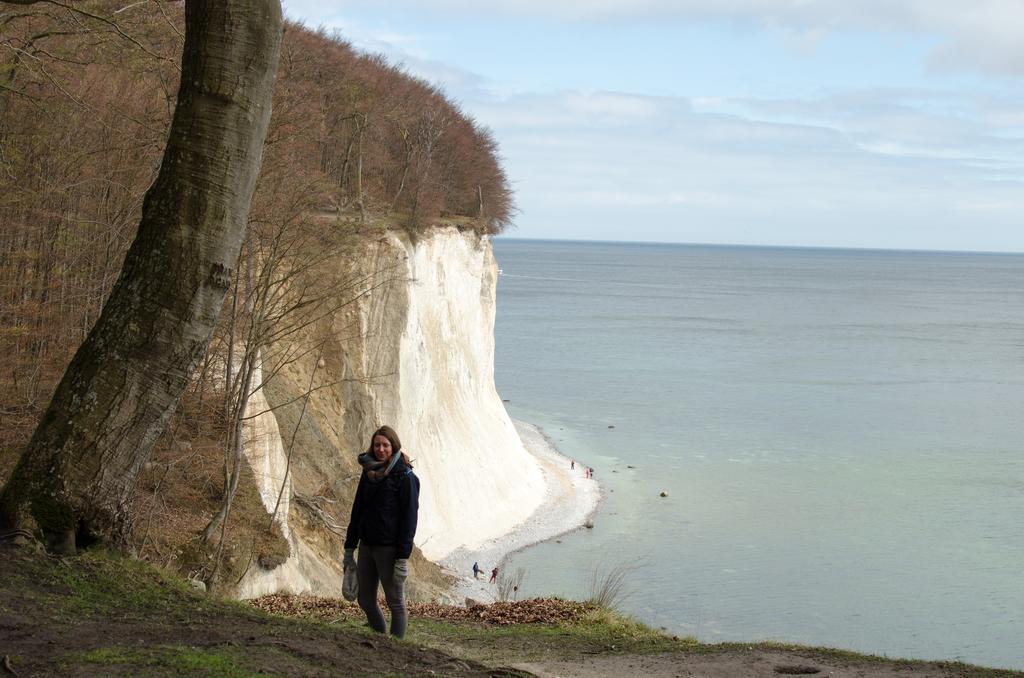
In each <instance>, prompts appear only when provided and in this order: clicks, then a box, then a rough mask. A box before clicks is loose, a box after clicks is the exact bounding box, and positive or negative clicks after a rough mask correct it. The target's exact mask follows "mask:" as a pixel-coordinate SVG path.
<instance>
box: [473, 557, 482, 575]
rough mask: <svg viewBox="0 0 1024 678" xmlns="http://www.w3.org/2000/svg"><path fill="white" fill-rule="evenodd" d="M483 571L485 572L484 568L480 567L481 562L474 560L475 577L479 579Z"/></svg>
mask: <svg viewBox="0 0 1024 678" xmlns="http://www.w3.org/2000/svg"><path fill="white" fill-rule="evenodd" d="M481 572H483V569H481V568H480V564H479V563H478V562H476V561H473V579H479V578H480V573H481Z"/></svg>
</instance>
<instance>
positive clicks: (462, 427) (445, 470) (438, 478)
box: [239, 228, 544, 597]
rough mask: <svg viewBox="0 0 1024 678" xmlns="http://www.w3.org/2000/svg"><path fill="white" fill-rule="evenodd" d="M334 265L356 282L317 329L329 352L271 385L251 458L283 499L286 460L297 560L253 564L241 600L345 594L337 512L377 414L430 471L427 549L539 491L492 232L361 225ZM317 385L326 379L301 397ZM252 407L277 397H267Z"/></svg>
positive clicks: (491, 532)
mask: <svg viewBox="0 0 1024 678" xmlns="http://www.w3.org/2000/svg"><path fill="white" fill-rule="evenodd" d="M337 264H338V267H339V270H341V271H342V272H343V273H344V275H345V276H346V278H347V279H348V280H352V281H357V283H356V284H355V285H354V287H352V288H351V293H352V295H353V296H354V297H355V299H354V300H353V301H352V303H349V304H346V305H344V306H342V307H341V308H340V309H339V310H337V311H336V312H335V313H334V314H333V315H332V316H331V317H330V318H329V319H328V320H327V321H325V322H323V323H321V324H320V325H319V326H318V329H317V332H318V334H317V337H318V338H319V341H320V342H322V346H323V349H322V351H316V352H314V351H309V352H308V355H309V356H310V357H309V358H308V359H306V360H297V361H296V362H295V363H294V364H292V365H291V366H290V367H289V368H288V369H287V370H284V371H283V372H282V373H281V374H280V375H278V376H277V377H275V378H274V379H272V380H271V381H269V382H268V384H267V387H266V388H265V389H263V391H265V392H266V393H265V394H262V392H261V395H264V397H265V398H266V399H267V400H268V401H269V403H270V405H272V406H277V407H276V409H274V410H273V412H267V413H265V414H262V415H260V416H258V417H256V418H254V419H253V420H252V421H253V423H252V426H251V427H250V434H251V438H250V444H249V445H247V455H248V457H249V460H250V464H252V466H253V468H254V470H255V471H256V476H257V478H258V479H260V480H262V481H263V482H264V483H265V487H264V488H263V496H264V501H265V502H269V503H268V506H269V508H270V509H272V508H273V504H274V503H275V502H276V499H277V492H278V490H279V488H280V483H281V481H282V476H283V475H284V474H283V471H282V469H283V468H285V466H288V468H289V474H288V475H289V483H290V487H289V488H287V489H286V491H285V494H286V495H291V494H292V493H294V495H295V497H296V499H297V501H293V502H291V505H290V508H286V507H285V505H284V504H283V505H282V508H281V509H279V515H283V516H287V525H286V526H285V525H283V526H282V527H284V529H285V534H286V535H288V538H289V540H290V542H291V544H292V556H291V558H290V559H289V560H288V561H287V562H286V563H285V564H284V565H281V566H279V567H277V568H274V569H273V570H262V569H256V570H253V571H250V572H249V573H248V574H247V575H246V577H245V578H244V579H243V581H242V582H241V583H240V585H239V595H241V596H243V597H248V596H253V595H260V594H262V593H266V592H269V591H273V590H290V591H294V592H301V591H316V592H322V593H337V590H338V588H339V587H340V577H339V576H338V567H339V563H340V557H341V538H340V537H339V536H338V534H337V532H338V530H337V529H335V530H334V531H333V532H332V528H331V527H330V526H329V523H330V522H331V520H330V518H331V516H333V517H334V518H335V520H334V521H333V522H335V523H336V525H335V528H337V527H339V526H344V525H346V524H347V522H348V511H349V508H350V506H351V499H352V496H353V494H354V491H355V486H356V482H357V481H358V477H359V469H358V467H357V465H356V462H355V457H356V455H357V454H358V453H359V452H360V451H362V450H363V449H365V447H366V445H367V442H368V438H369V435H370V433H371V432H372V431H373V430H374V429H375V428H376V427H377V426H379V425H381V424H390V425H392V426H393V427H394V428H395V429H396V430H397V431H398V433H399V436H400V437H401V439H402V448H403V451H405V452H406V453H407V454H408V455H409V456H410V457H411V458H412V460H413V465H414V467H415V470H416V474H417V475H418V476H419V478H420V481H421V494H420V523H419V528H418V530H417V535H416V545H417V547H418V548H419V549H420V550H421V551H422V554H423V555H424V556H426V558H428V559H431V560H438V559H441V558H444V557H445V556H447V555H449V554H451V553H452V552H453V551H455V550H457V549H459V548H466V549H470V550H472V549H473V548H475V547H478V546H480V545H481V544H482V543H484V542H485V541H487V540H488V539H490V538H492V537H495V536H498V535H500V534H503V533H505V532H507V531H508V530H510V529H511V528H512V527H513V526H515V525H516V524H518V523H520V522H522V521H523V520H524V519H526V518H527V517H528V516H529V515H530V514H531V513H532V512H533V511H534V510H535V509H536V508H537V507H538V506H539V505H540V503H541V501H542V499H543V494H544V482H543V478H542V475H541V471H540V469H539V467H538V465H537V463H536V461H535V460H534V458H533V457H532V456H530V455H529V454H528V453H527V452H526V450H525V449H524V448H523V445H522V443H521V441H520V440H519V437H518V435H517V434H516V431H515V429H514V427H513V425H512V423H511V421H510V420H509V417H508V415H507V413H506V412H505V409H504V407H503V406H502V403H501V400H500V398H499V397H498V395H497V393H496V391H495V387H494V314H495V291H496V283H497V266H496V264H495V261H494V256H493V253H492V250H491V244H490V241H489V240H488V239H487V238H481V237H480V236H478V235H476V234H474V233H469V232H461V231H459V230H457V229H455V228H438V229H433V230H432V231H430V232H429V235H428V236H427V237H425V238H420V239H418V240H417V241H416V242H413V241H411V240H410V238H409V237H408V236H407V235H405V234H404V233H397V232H390V231H389V232H382V233H377V234H375V235H374V236H372V237H369V236H360V237H359V240H358V242H356V243H355V246H354V251H353V252H352V253H350V254H349V255H347V256H346V257H345V260H344V261H339V262H337ZM303 341H306V342H307V343H309V342H311V341H313V337H312V336H309V337H306V338H305V339H304V340H303ZM318 345H319V344H318ZM310 384H314V385H318V388H317V389H316V390H314V391H312V392H311V393H310V394H309V396H308V398H307V397H303V395H302V394H304V393H305V392H306V391H307V390H308V388H309V385H310ZM251 408H252V410H253V413H254V414H255V413H256V412H259V411H263V410H266V409H267V406H266V405H265V404H261V403H260V402H259V401H258V398H257V399H254V402H253V403H252V405H251ZM300 413H301V416H300ZM268 418H269V419H268ZM271 419H272V420H273V421H271ZM288 449H290V450H291V451H292V452H291V462H290V464H288V462H287V461H286V452H285V451H286V450H288ZM275 469H276V470H275ZM325 516H327V521H326V522H325V520H324V517H325Z"/></svg>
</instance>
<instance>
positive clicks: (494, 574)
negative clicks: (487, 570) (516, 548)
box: [488, 568, 498, 584]
mask: <svg viewBox="0 0 1024 678" xmlns="http://www.w3.org/2000/svg"><path fill="white" fill-rule="evenodd" d="M496 581H498V568H494V569H493V570H491V581H489V582H488V583H489V584H493V583H494V582H496Z"/></svg>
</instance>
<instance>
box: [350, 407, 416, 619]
mask: <svg viewBox="0 0 1024 678" xmlns="http://www.w3.org/2000/svg"><path fill="white" fill-rule="evenodd" d="M359 464H360V465H361V466H362V467H363V474H362V476H360V478H359V487H358V488H356V498H355V501H353V502H352V517H351V518H350V520H349V523H348V532H347V533H346V535H345V560H344V567H345V570H346V571H347V570H348V569H349V568H351V567H354V568H356V575H357V579H358V581H359V592H358V599H359V607H361V608H362V609H363V612H365V613H366V620H367V622H368V623H369V625H370V627H371V628H373V630H374V631H376V632H378V633H384V632H385V631H386V627H385V624H384V613H383V612H381V609H380V605H378V604H377V590H378V586H383V588H384V599H385V600H386V601H387V604H388V609H389V610H391V635H393V636H395V637H397V638H402V637H403V636H405V629H406V626H407V625H408V620H409V618H408V613H407V612H406V609H405V580H406V579H407V578H408V576H409V555H410V554H411V553H412V540H413V537H414V536H415V535H416V519H417V514H418V511H419V493H420V481H419V478H417V477H416V475H415V474H414V473H413V472H412V463H411V462H410V461H409V457H407V456H406V455H405V453H404V452H402V442H401V441H400V440H399V439H398V434H397V433H395V431H394V429H392V428H391V427H390V426H381V427H380V428H379V429H377V430H376V431H374V432H373V435H372V436H370V446H369V448H368V449H367V450H366V452H364V453H362V454H360V455H359ZM357 546H358V547H359V559H358V560H356V557H355V549H356V547H357Z"/></svg>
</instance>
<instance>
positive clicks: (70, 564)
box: [0, 539, 1024, 678]
mask: <svg viewBox="0 0 1024 678" xmlns="http://www.w3.org/2000/svg"><path fill="white" fill-rule="evenodd" d="M459 623H461V624H464V625H463V626H461V627H458V626H452V625H450V624H449V625H447V626H446V625H445V623H439V622H436V621H431V620H428V619H427V618H423V619H417V618H416V617H415V616H413V618H412V619H411V622H410V629H411V632H410V640H407V641H404V642H398V641H393V640H390V639H389V638H387V637H382V636H379V635H374V634H371V633H370V632H369V631H368V630H366V629H365V628H364V627H363V626H362V620H358V621H357V620H355V619H353V618H352V616H351V615H349V616H348V617H347V618H344V619H343V618H341V617H337V618H335V619H334V620H333V621H330V622H328V623H325V622H324V621H311V620H309V619H298V618H290V617H284V616H278V615H269V614H266V613H264V612H262V611H260V610H257V609H254V608H253V607H251V606H249V605H245V604H241V603H235V602H229V601H219V600H216V599H214V598H212V597H210V596H207V595H205V594H202V593H198V592H196V591H194V590H192V589H190V588H189V587H188V585H187V584H185V583H183V582H182V581H180V580H178V579H175V578H171V577H169V576H166V575H164V574H162V573H161V572H159V571H158V570H156V569H154V568H152V567H150V566H148V565H146V564H144V563H139V562H136V561H131V560H128V559H125V558H120V557H116V556H111V555H109V554H105V553H92V552H90V553H86V554H82V555H79V556H76V557H74V558H65V559H57V558H52V557H49V556H46V555H43V554H42V553H40V552H39V551H38V550H37V549H35V548H32V547H31V546H28V547H14V546H11V545H10V544H9V543H5V541H4V540H2V539H0V677H2V676H4V675H15V676H122V675H123V676H129V675H130V676H177V675H205V676H253V675H261V674H262V675H280V676H364V675H397V676H427V675H434V676H529V675H536V676H542V677H550V676H566V677H570V676H615V677H616V678H626V677H629V676H643V677H644V678H661V677H666V676H702V677H706V678H755V677H762V676H772V677H777V676H786V675H810V676H835V677H836V678H853V677H861V676H865V677H872V676H877V677H879V678H889V677H896V676H900V677H906V676H910V677H914V678H940V677H941V678H951V677H954V676H957V677H968V676H971V677H978V678H983V677H984V678H997V677H1003V676H1005V677H1010V676H1017V677H1022V676H1024V674H1022V673H1017V672H1010V671H994V670H990V669H978V668H975V667H969V666H964V665H958V664H929V663H921V662H901V661H898V660H895V661H890V660H880V659H874V658H868V657H862V656H859V655H849V654H847V653H839V652H831V651H824V650H823V651H816V650H814V649H812V648H803V649H797V650H794V649H792V648H765V647H764V646H752V647H749V648H748V647H746V646H739V647H735V646H733V647H719V646H699V645H694V646H692V647H690V648H689V649H685V648H682V647H681V646H679V647H680V649H679V650H678V651H675V650H673V651H671V652H658V653H643V652H640V653H632V654H621V653H617V652H608V651H605V650H603V649H602V645H601V643H600V642H597V641H594V642H590V641H586V642H584V644H582V645H581V644H574V643H576V642H578V641H571V640H570V639H569V636H568V634H567V633H563V632H562V631H561V630H559V629H562V628H563V627H558V626H557V625H548V626H547V627H545V628H547V629H553V630H552V631H551V632H550V633H547V635H546V636H545V634H544V633H536V632H531V633H516V632H514V629H513V630H512V632H510V627H509V626H504V627H501V628H500V629H499V627H496V626H493V625H488V624H478V623H475V622H473V623H470V624H466V623H465V622H459ZM431 628H434V629H436V630H435V631H433V633H434V634H435V635H433V636H431ZM533 628H537V627H533ZM414 629H415V630H416V632H412V630H414ZM444 629H449V630H448V631H445V630H444ZM453 629H455V631H453ZM467 629H468V630H467ZM452 633H455V636H452V635H451V634H452ZM446 634H449V635H446ZM588 642H589V643H590V644H587V643H588ZM680 642H682V641H680ZM431 645H432V647H433V648H435V649H431V647H430V646H431ZM676 646H677V645H672V646H671V647H676ZM663 647H664V646H663ZM436 648H442V649H436ZM620 649H621V648H620ZM466 657H472V659H468V658H466Z"/></svg>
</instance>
